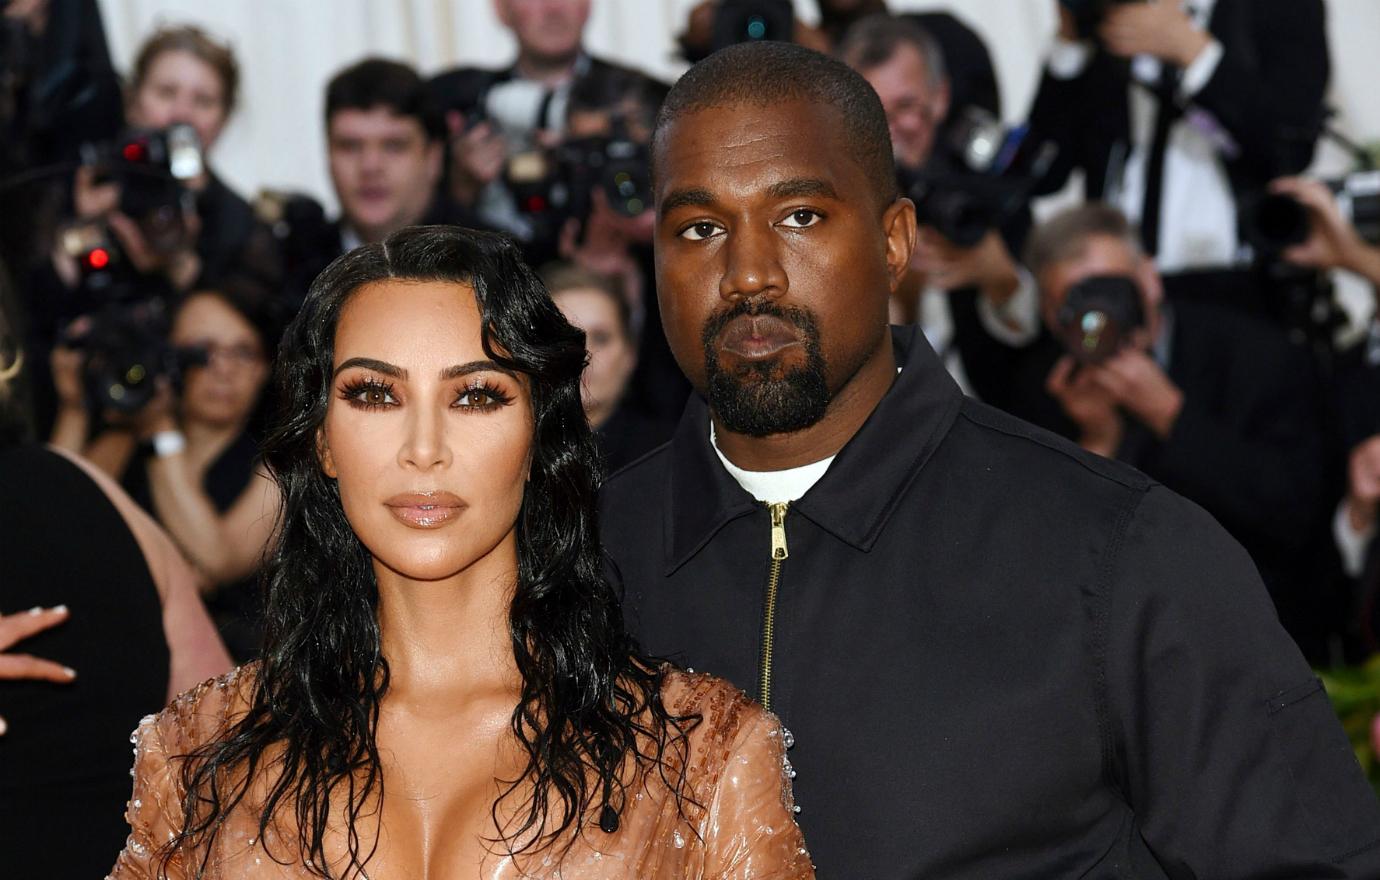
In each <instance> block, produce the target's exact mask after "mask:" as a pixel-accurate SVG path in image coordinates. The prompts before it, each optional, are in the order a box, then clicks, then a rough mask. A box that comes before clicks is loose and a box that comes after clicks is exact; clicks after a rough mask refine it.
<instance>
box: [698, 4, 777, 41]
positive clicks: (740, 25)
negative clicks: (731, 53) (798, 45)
mask: <svg viewBox="0 0 1380 880" xmlns="http://www.w3.org/2000/svg"><path fill="white" fill-rule="evenodd" d="M794 35H795V9H794V8H793V7H792V6H791V2H790V0H721V2H720V3H719V8H718V9H717V10H715V13H714V38H713V42H711V43H710V45H709V51H710V53H714V52H717V51H719V50H720V49H724V48H727V47H728V46H732V45H735V44H737V43H755V42H759V41H761V40H777V41H781V42H790V40H791V38H792V37H793V36H794Z"/></svg>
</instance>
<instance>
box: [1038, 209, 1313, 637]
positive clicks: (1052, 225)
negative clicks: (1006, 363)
mask: <svg viewBox="0 0 1380 880" xmlns="http://www.w3.org/2000/svg"><path fill="white" fill-rule="evenodd" d="M1026 262H1027V263H1028V265H1029V267H1030V271H1032V272H1034V273H1035V276H1036V278H1038V279H1039V282H1040V300H1041V311H1042V313H1043V317H1044V322H1045V325H1046V327H1047V328H1048V329H1049V331H1050V334H1051V336H1053V337H1055V338H1063V339H1064V340H1065V342H1066V347H1067V348H1068V350H1069V351H1070V352H1073V353H1070V354H1062V352H1059V351H1057V346H1056V352H1055V353H1056V354H1057V355H1061V356H1060V357H1059V359H1058V361H1057V362H1055V363H1054V364H1053V366H1052V367H1050V366H1048V364H1047V363H1046V366H1045V369H1044V370H1043V371H1042V374H1043V375H1046V376H1047V380H1046V382H1045V388H1044V389H1041V390H1040V391H1039V393H1040V394H1041V395H1043V394H1045V393H1048V394H1049V395H1050V396H1051V397H1052V398H1053V399H1054V401H1057V403H1058V408H1059V409H1061V410H1062V415H1063V416H1064V418H1063V419H1059V420H1051V421H1050V422H1049V423H1047V424H1045V425H1044V427H1047V428H1050V429H1052V430H1055V431H1057V432H1058V433H1060V434H1063V435H1064V436H1066V437H1069V438H1071V439H1073V440H1075V441H1077V442H1078V443H1079V444H1080V445H1082V446H1083V447H1084V448H1086V449H1088V450H1091V451H1093V452H1096V453H1098V454H1100V455H1105V456H1107V457H1108V458H1115V459H1117V460H1119V461H1123V462H1126V463H1127V464H1129V465H1131V466H1133V467H1135V468H1137V469H1139V470H1141V471H1143V472H1144V473H1145V474H1147V475H1148V476H1150V477H1151V478H1152V479H1155V480H1157V481H1159V482H1161V483H1163V484H1164V485H1166V486H1168V487H1169V488H1170V489H1172V490H1174V491H1175V492H1178V493H1180V494H1182V495H1183V496H1184V497H1186V498H1188V499H1190V500H1192V501H1193V502H1195V503H1197V504H1201V505H1202V506H1203V507H1204V508H1205V509H1206V510H1207V511H1208V512H1209V513H1211V514H1212V515H1213V516H1214V517H1215V518H1217V519H1218V520H1219V521H1220V522H1221V523H1222V525H1223V526H1225V527H1226V528H1227V530H1228V531H1229V532H1231V534H1232V536H1233V537H1235V538H1236V539H1237V540H1238V541H1240V542H1241V543H1242V544H1243V545H1244V546H1245V547H1246V549H1247V550H1248V551H1250V554H1251V558H1252V559H1254V560H1255V563H1256V565H1257V566H1258V567H1259V568H1260V571H1261V575H1262V576H1263V577H1264V580H1265V584H1266V586H1268V587H1269V588H1270V592H1271V594H1272V595H1273V596H1274V597H1275V602H1276V606H1277V607H1278V609H1279V612H1280V615H1281V617H1282V618H1283V622H1284V625H1285V627H1286V628H1287V629H1288V630H1289V632H1290V633H1291V634H1292V635H1293V636H1294V638H1295V639H1296V640H1297V641H1298V642H1299V643H1300V644H1301V645H1302V646H1303V647H1304V650H1305V652H1306V653H1308V654H1309V655H1310V656H1317V657H1319V658H1323V657H1325V656H1326V643H1327V633H1328V632H1329V625H1330V624H1335V623H1336V621H1335V620H1334V621H1328V620H1326V619H1325V615H1323V613H1322V612H1323V606H1324V605H1325V603H1323V602H1320V601H1319V600H1320V596H1319V595H1318V593H1317V591H1318V587H1319V585H1318V584H1317V583H1316V570H1315V569H1316V563H1317V560H1316V559H1314V558H1312V555H1311V553H1312V551H1313V549H1314V547H1315V545H1316V544H1317V543H1318V542H1317V541H1316V538H1317V536H1318V534H1319V533H1320V526H1321V524H1322V519H1323V509H1322V508H1323V498H1322V496H1323V479H1322V470H1323V462H1324V453H1323V437H1322V425H1323V422H1324V414H1323V410H1322V407H1321V406H1320V405H1319V404H1320V401H1321V399H1322V397H1323V394H1322V387H1321V384H1320V382H1319V380H1318V377H1317V375H1316V372H1315V370H1314V368H1313V360H1312V358H1311V357H1309V354H1308V351H1307V350H1306V349H1304V348H1303V347H1301V346H1297V345H1293V344H1291V343H1290V342H1289V341H1288V338H1287V336H1286V334H1285V331H1284V330H1283V329H1282V328H1280V327H1277V326H1275V325H1274V324H1272V323H1270V322H1268V321H1266V320H1265V319H1263V318H1259V317H1257V316H1255V315H1251V314H1246V313H1242V312H1239V311H1237V310H1232V309H1226V308H1222V307H1220V306H1214V305H1211V304H1205V303H1202V302H1199V301H1196V300H1194V299H1192V298H1187V297H1181V298H1179V299H1177V300H1174V301H1172V302H1171V301H1166V299H1165V296H1164V288H1163V285H1162V283H1161V281H1160V276H1159V273H1158V271H1156V269H1155V265H1154V263H1153V261H1151V260H1150V259H1149V258H1148V257H1146V256H1145V255H1144V253H1143V252H1142V251H1141V248H1140V242H1139V240H1138V238H1137V235H1136V230H1135V227H1133V226H1132V225H1131V224H1130V223H1129V222H1128V221H1127V220H1126V217H1125V216H1124V215H1123V214H1122V213H1121V212H1120V211H1118V210H1117V209H1116V208H1113V207H1111V206H1108V205H1101V204H1088V205H1081V206H1078V207H1074V208H1070V209H1067V210H1065V211H1063V212H1061V213H1060V214H1058V215H1057V216H1055V217H1052V218H1050V219H1049V220H1047V221H1046V222H1045V223H1044V224H1042V225H1041V226H1040V227H1039V228H1038V229H1036V230H1035V232H1034V234H1033V235H1032V236H1031V239H1030V246H1029V248H1028V249H1027V251H1026ZM1089 279H1096V280H1094V281H1092V282H1091V283H1092V284H1097V283H1099V282H1102V283H1106V282H1108V281H1109V280H1110V282H1111V283H1112V284H1114V285H1115V284H1117V283H1120V285H1121V288H1120V289H1121V290H1122V291H1123V292H1124V294H1125V296H1126V298H1127V302H1128V305H1129V304H1132V303H1133V304H1134V305H1137V306H1139V311H1140V319H1141V320H1140V322H1139V325H1138V326H1136V327H1134V328H1132V327H1125V326H1123V327H1121V328H1119V331H1117V335H1118V338H1119V340H1120V342H1119V347H1118V348H1116V350H1114V351H1113V350H1110V349H1109V350H1107V351H1105V352H1104V353H1103V354H1102V355H1100V356H1095V357H1093V358H1092V359H1091V362H1080V361H1081V360H1086V358H1081V357H1080V356H1079V355H1078V354H1077V352H1078V349H1079V348H1081V347H1082V345H1083V344H1084V342H1085V341H1086V340H1088V339H1090V338H1095V337H1090V336H1089V335H1087V334H1085V333H1084V330H1083V325H1084V322H1085V321H1086V320H1087V319H1088V317H1089V316H1090V315H1095V314H1096V313H1099V312H1098V310H1101V309H1104V307H1105V303H1098V302H1092V301H1087V302H1085V303H1075V302H1071V298H1072V297H1073V296H1074V294H1073V293H1071V292H1072V291H1075V290H1077V289H1080V288H1083V289H1090V288H1087V285H1088V284H1089V283H1090V282H1089ZM1131 297H1134V298H1135V299H1134V300H1131V299H1130V298H1131ZM1100 313H1104V314H1105V313H1107V312H1105V311H1104V312H1100ZM1105 341H1106V342H1112V341H1113V340H1111V339H1110V338H1109V339H1108V340H1105ZM1029 355H1030V359H1031V360H1032V361H1039V360H1042V359H1043V358H1042V357H1041V353H1040V351H1039V349H1038V347H1037V348H1036V349H1032V350H1031V351H1030V352H1029ZM1039 408H1040V407H1039V406H1038V405H1032V406H1030V407H1029V409H1030V410H1031V411H1037V410H1038V409H1039Z"/></svg>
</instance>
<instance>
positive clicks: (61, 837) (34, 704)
mask: <svg viewBox="0 0 1380 880" xmlns="http://www.w3.org/2000/svg"><path fill="white" fill-rule="evenodd" d="M0 486H3V487H4V502H3V503H0V610H2V611H4V613H6V614H12V613H15V612H18V611H23V610H24V609H27V608H31V607H34V606H43V607H45V608H46V607H50V606H52V605H55V604H57V603H58V602H62V603H64V604H66V605H67V606H68V607H69V608H70V609H71V611H72V615H71V617H70V619H68V620H67V621H66V622H65V623H63V624H62V625H61V626H58V627H56V628H54V629H50V630H46V631H44V632H41V633H39V634H37V635H35V636H33V637H31V638H28V639H25V640H24V642H23V643H22V645H21V647H20V648H19V649H18V650H20V651H22V652H24V653H30V654H33V655H35V656H39V657H45V658H50V659H53V660H56V661H58V662H61V663H63V664H66V665H69V666H71V667H73V668H75V669H77V670H79V675H78V676H77V678H76V680H74V681H72V682H71V683H68V684H53V683H51V682H43V681H0V707H3V711H4V715H5V719H6V721H8V723H9V731H8V732H7V733H6V734H5V735H4V737H2V738H0V853H4V857H5V865H4V874H5V876H7V877H16V878H18V877H101V876H104V874H105V872H106V871H108V870H109V868H110V860H111V854H112V853H116V852H119V851H120V848H121V847H122V846H123V845H124V841H125V835H126V834H127V833H128V826H127V825H126V824H125V819H124V807H125V802H126V801H127V800H128V799H129V785H130V780H129V762H130V758H129V732H130V731H131V730H133V729H134V728H135V727H136V726H137V725H138V724H139V719H140V718H141V717H143V716H144V715H146V714H149V713H152V712H157V711H158V710H159V709H160V708H161V707H162V706H163V704H164V702H165V701H166V699H167V691H168V670H169V658H168V648H167V642H166V640H165V637H164V633H163V626H162V610H161V607H160V604H159V598H158V591H157V588H156V587H155V586H154V582H153V579H152V577H151V575H150V574H149V569H148V564H147V562H146V561H145V558H144V555H143V553H142V552H141V550H140V548H139V545H138V544H137V543H136V541H135V538H134V536H133V535H132V534H131V533H130V530H129V528H128V527H127V526H126V525H125V523H124V520H123V519H122V518H121V517H120V514H119V513H118V511H117V510H116V509H115V506H114V505H113V504H112V503H111V502H110V500H109V499H108V498H107V497H106V495H105V493H104V492H102V491H101V489H100V488H99V487H98V486H97V485H96V484H95V483H94V482H92V480H91V478H90V477H88V476H87V475H86V474H84V473H83V472H82V471H81V469H80V468H78V467H77V466H76V465H74V464H72V463H71V462H70V461H67V460H66V459H64V458H62V457H61V456H59V455H57V454H55V453H53V452H50V451H48V450H46V449H43V448H42V447H38V446H19V447H9V448H4V449H0ZM114 646H118V650H110V649H111V648H112V647H114Z"/></svg>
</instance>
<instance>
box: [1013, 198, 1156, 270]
mask: <svg viewBox="0 0 1380 880" xmlns="http://www.w3.org/2000/svg"><path fill="white" fill-rule="evenodd" d="M1098 237H1105V238H1115V239H1118V240H1119V241H1122V242H1124V243H1125V244H1126V246H1127V247H1128V248H1130V249H1131V252H1132V253H1134V254H1140V253H1141V247H1140V233H1139V232H1138V231H1137V230H1136V226H1135V224H1134V223H1132V222H1131V221H1130V220H1127V219H1126V215H1125V214H1123V213H1121V211H1120V210H1119V209H1117V208H1114V207H1112V206H1111V205H1108V204H1105V203H1103V202H1088V203H1086V204H1082V205H1075V206H1074V207H1072V208H1067V209H1065V210H1063V211H1060V212H1059V213H1058V214H1055V215H1054V216H1053V217H1051V218H1050V219H1049V220H1046V221H1045V222H1044V223H1041V224H1040V225H1039V226H1037V227H1036V228H1035V231H1034V232H1032V233H1031V234H1030V240H1029V241H1027V242H1026V246H1025V266H1026V268H1027V269H1029V270H1030V273H1031V274H1032V275H1034V276H1035V277H1036V278H1038V277H1039V276H1040V273H1042V272H1044V271H1045V270H1046V269H1048V268H1049V267H1050V266H1053V265H1055V264H1056V263H1063V262H1066V261H1068V260H1072V259H1075V258H1077V257H1078V256H1079V255H1080V254H1081V253H1082V252H1083V249H1084V247H1086V246H1087V243H1088V239H1090V238H1098Z"/></svg>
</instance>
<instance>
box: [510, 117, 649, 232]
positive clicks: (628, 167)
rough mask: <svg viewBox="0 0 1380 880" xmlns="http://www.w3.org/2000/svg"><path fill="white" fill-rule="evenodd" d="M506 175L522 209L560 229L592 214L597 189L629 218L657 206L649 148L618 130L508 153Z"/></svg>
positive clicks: (613, 206)
mask: <svg viewBox="0 0 1380 880" xmlns="http://www.w3.org/2000/svg"><path fill="white" fill-rule="evenodd" d="M505 179H506V182H507V184H508V187H509V189H510V190H511V191H512V193H513V196H514V197H515V198H516V199H517V203H518V207H519V209H520V210H522V211H523V213H525V214H527V215H528V216H530V217H533V218H534V219H537V220H540V221H548V222H550V223H551V224H553V225H554V226H555V227H556V228H557V229H558V228H559V226H560V224H562V223H564V221H566V220H568V219H572V218H573V219H576V220H580V221H584V220H586V219H588V217H589V213H590V210H591V209H592V207H593V194H594V192H595V190H601V191H602V192H603V193H604V196H605V197H606V198H607V199H608V203H609V206H610V207H612V208H613V210H614V211H616V212H618V213H620V214H622V215H624V216H626V217H636V216H637V215H638V214H641V213H642V212H643V211H646V210H647V209H648V208H650V207H651V206H652V174H651V153H650V150H649V148H648V147H647V145H646V144H642V143H639V142H637V141H634V140H631V139H629V138H626V137H621V136H617V135H614V136H612V137H588V138H578V139H574V140H569V141H566V142H564V143H562V144H560V145H559V146H557V147H555V148H554V149H551V150H543V151H531V152H526V153H518V154H516V155H514V156H511V157H510V158H509V160H508V165H507V169H506V171H505Z"/></svg>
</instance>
